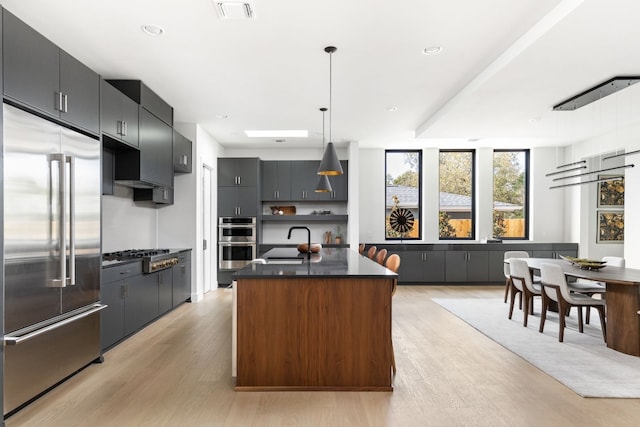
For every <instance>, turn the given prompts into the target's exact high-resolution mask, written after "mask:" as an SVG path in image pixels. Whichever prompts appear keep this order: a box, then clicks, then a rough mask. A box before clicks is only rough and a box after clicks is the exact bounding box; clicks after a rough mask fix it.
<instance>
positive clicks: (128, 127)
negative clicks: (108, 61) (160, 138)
mask: <svg viewBox="0 0 640 427" xmlns="http://www.w3.org/2000/svg"><path fill="white" fill-rule="evenodd" d="M100 103H101V106H102V134H103V135H105V136H107V137H109V138H112V139H115V140H116V141H118V142H124V143H126V144H128V145H130V146H132V147H138V104H136V102H135V101H134V100H132V99H131V98H129V97H128V96H126V95H125V94H123V93H122V92H120V91H119V90H118V89H116V88H115V87H114V86H112V85H111V84H109V83H107V82H106V81H102V96H101V98H100Z"/></svg>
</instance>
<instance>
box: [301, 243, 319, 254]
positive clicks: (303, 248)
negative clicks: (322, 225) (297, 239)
mask: <svg viewBox="0 0 640 427" xmlns="http://www.w3.org/2000/svg"><path fill="white" fill-rule="evenodd" d="M320 249H322V245H321V244H320V243H312V244H311V250H309V249H308V245H307V244H306V243H300V244H299V245H298V252H300V253H307V252H311V253H314V254H317V253H318V252H320Z"/></svg>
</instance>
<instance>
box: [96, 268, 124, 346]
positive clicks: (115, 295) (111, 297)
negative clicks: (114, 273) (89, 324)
mask: <svg viewBox="0 0 640 427" xmlns="http://www.w3.org/2000/svg"><path fill="white" fill-rule="evenodd" d="M124 286H125V281H124V280H118V281H115V282H109V283H102V285H101V286H100V300H101V302H102V303H103V304H105V305H106V306H107V308H105V309H104V310H102V311H101V312H100V343H101V348H102V349H103V350H104V349H107V348H109V347H111V346H112V345H113V344H115V343H117V342H118V341H120V340H121V339H122V338H124V294H123V293H124V289H125V288H124Z"/></svg>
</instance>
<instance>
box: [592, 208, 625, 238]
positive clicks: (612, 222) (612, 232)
mask: <svg viewBox="0 0 640 427" xmlns="http://www.w3.org/2000/svg"><path fill="white" fill-rule="evenodd" d="M597 241H598V243H622V242H624V211H621V210H616V211H607V210H600V211H598V238H597Z"/></svg>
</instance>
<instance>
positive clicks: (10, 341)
mask: <svg viewBox="0 0 640 427" xmlns="http://www.w3.org/2000/svg"><path fill="white" fill-rule="evenodd" d="M107 307H108V306H107V305H104V304H94V305H93V308H91V309H89V310H87V311H83V312H82V313H80V314H76V315H75V316H72V317H68V318H66V319H64V320H61V321H60V322H56V323H53V324H51V325H49V326H45V327H44V328H40V329H36V330H35V331H33V332H29V333H28V334H24V335H20V336H11V335H5V337H4V342H5V344H6V345H18V344H20V343H22V342H24V341H28V340H30V339H32V338H35V337H37V336H38V335H42V334H45V333H47V332H49V331H52V330H54V329H58V328H61V327H62V326H65V325H68V324H69V323H73V322H75V321H76V320H80V319H83V318H85V317H87V316H90V315H92V314H93V313H97V312H98V311H100V310H104V309H105V308H107Z"/></svg>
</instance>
